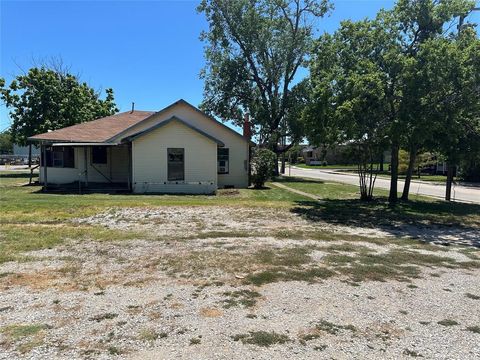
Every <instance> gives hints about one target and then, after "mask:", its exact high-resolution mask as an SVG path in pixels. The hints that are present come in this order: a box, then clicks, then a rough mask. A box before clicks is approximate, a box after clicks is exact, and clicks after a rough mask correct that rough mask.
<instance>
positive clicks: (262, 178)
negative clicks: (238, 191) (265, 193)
mask: <svg viewBox="0 0 480 360" xmlns="http://www.w3.org/2000/svg"><path fill="white" fill-rule="evenodd" d="M276 161H277V159H276V156H275V153H274V152H273V151H270V150H268V149H264V148H255V149H254V150H253V154H252V159H251V161H250V166H251V168H252V174H251V180H252V183H253V186H254V187H255V189H261V188H263V187H264V185H265V182H266V181H267V180H268V179H269V178H270V177H271V176H272V174H273V172H274V168H275V163H276Z"/></svg>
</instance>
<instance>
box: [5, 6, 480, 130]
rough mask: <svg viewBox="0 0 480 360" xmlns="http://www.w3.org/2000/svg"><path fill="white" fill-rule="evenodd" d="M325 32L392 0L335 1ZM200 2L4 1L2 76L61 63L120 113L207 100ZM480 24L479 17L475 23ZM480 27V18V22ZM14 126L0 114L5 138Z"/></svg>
mask: <svg viewBox="0 0 480 360" xmlns="http://www.w3.org/2000/svg"><path fill="white" fill-rule="evenodd" d="M333 3H334V6H335V9H334V10H333V11H332V12H331V13H330V14H329V16H327V17H325V18H323V19H321V20H319V23H318V28H319V32H324V31H327V32H333V31H335V29H336V28H337V27H338V26H339V24H340V21H341V20H343V19H352V20H359V19H363V18H365V17H374V16H375V14H376V13H377V11H378V10H379V9H381V8H391V7H392V6H393V1H389V0H333ZM197 5H198V1H181V0H178V1H160V0H157V1H102V0H97V1H67V0H64V1H21V0H17V1H8V0H0V53H1V54H0V76H1V77H4V78H5V79H6V81H7V83H10V81H11V80H12V79H13V77H14V76H15V75H17V74H19V73H21V72H22V71H23V70H28V69H29V68H30V67H32V66H33V65H34V64H35V62H38V61H42V60H45V59H48V58H51V57H56V58H61V59H62V60H63V62H64V64H65V65H67V66H69V67H70V69H71V72H72V73H74V74H79V75H80V76H81V79H82V80H83V81H86V82H87V83H88V84H89V85H90V86H92V87H93V88H94V89H105V88H113V90H114V93H115V100H116V103H117V106H118V108H119V109H120V111H128V110H130V108H131V103H132V102H135V108H136V109H138V110H160V109H162V108H163V107H165V106H167V105H169V104H171V103H172V102H174V101H176V100H178V99H180V98H183V99H185V100H186V101H188V102H190V103H191V104H193V105H195V106H197V105H198V104H200V102H201V100H202V92H203V81H202V80H201V79H200V78H199V73H200V70H201V69H202V67H204V65H205V61H204V57H203V48H204V44H203V43H202V42H201V41H200V39H199V35H200V33H201V31H202V30H207V22H206V20H205V18H204V16H203V14H198V13H197V11H196V7H197ZM472 18H473V16H472ZM476 20H477V21H476V22H477V23H480V15H478V16H476ZM9 124H10V119H9V117H8V111H7V109H6V108H5V107H4V106H0V131H1V130H4V129H5V128H7V127H8V126H9Z"/></svg>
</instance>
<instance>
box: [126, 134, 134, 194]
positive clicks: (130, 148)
mask: <svg viewBox="0 0 480 360" xmlns="http://www.w3.org/2000/svg"><path fill="white" fill-rule="evenodd" d="M127 149H128V177H127V178H128V190H130V191H132V181H133V180H132V170H133V167H132V143H129V144H128V147H127Z"/></svg>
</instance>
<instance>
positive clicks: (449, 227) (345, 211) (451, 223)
mask: <svg viewBox="0 0 480 360" xmlns="http://www.w3.org/2000/svg"><path fill="white" fill-rule="evenodd" d="M291 211H292V212H294V213H296V214H299V215H301V216H303V217H305V218H306V219H308V220H310V221H313V222H326V223H330V224H334V225H342V226H349V227H359V228H360V227H361V228H376V229H379V230H382V231H384V232H387V233H389V234H392V235H394V236H408V237H411V238H416V239H419V240H422V241H425V242H429V243H442V244H445V245H448V244H458V245H468V246H475V247H480V205H474V204H459V203H447V202H429V201H419V200H416V201H409V202H405V203H403V202H401V203H399V204H397V205H395V206H390V205H389V204H388V202H387V201H386V200H385V199H379V200H375V201H371V202H363V201H360V200H357V199H344V200H329V199H325V200H322V201H321V202H318V201H297V202H296V206H294V207H293V208H292V209H291Z"/></svg>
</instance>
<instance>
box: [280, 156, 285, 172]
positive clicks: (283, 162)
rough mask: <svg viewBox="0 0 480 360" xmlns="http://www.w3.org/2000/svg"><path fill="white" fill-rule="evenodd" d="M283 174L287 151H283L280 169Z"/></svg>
mask: <svg viewBox="0 0 480 360" xmlns="http://www.w3.org/2000/svg"><path fill="white" fill-rule="evenodd" d="M280 172H281V173H282V174H285V152H283V153H282V168H281V169H280Z"/></svg>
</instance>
